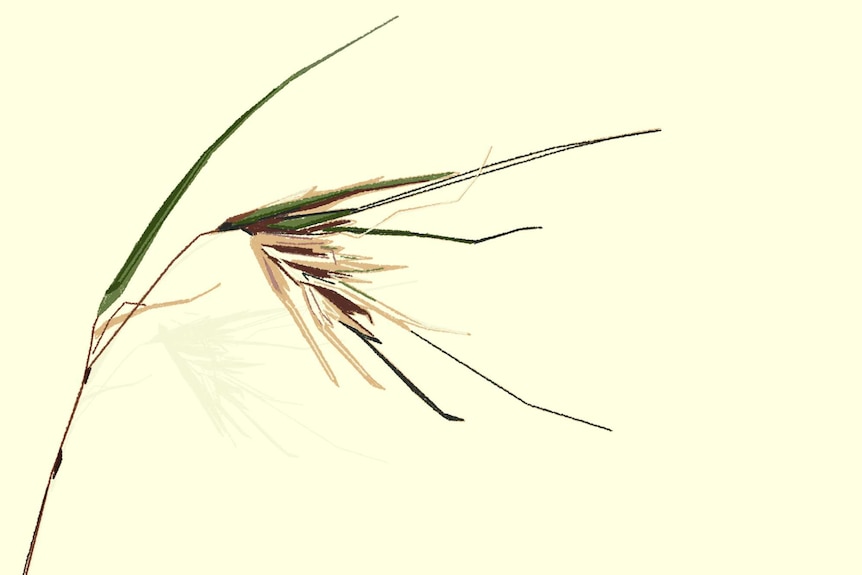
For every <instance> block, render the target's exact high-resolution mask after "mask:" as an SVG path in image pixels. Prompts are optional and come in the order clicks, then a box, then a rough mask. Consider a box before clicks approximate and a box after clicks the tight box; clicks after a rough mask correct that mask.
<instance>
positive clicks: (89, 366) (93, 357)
mask: <svg viewBox="0 0 862 575" xmlns="http://www.w3.org/2000/svg"><path fill="white" fill-rule="evenodd" d="M214 233H218V232H216V231H210V232H203V233H201V234H198V235H196V236H195V237H194V239H192V241H190V242H189V243H187V244H186V245H185V246H184V247H183V249H181V250H180V251H179V252H178V253H177V255H175V256H174V257H173V259H171V261H170V262H168V265H166V266H165V268H164V269H163V270H162V272H161V273H160V274H159V275H158V277H157V278H156V279H155V281H154V282H153V283H152V284H151V285H150V287H149V288H148V289H147V291H146V292H144V295H143V297H141V298H140V299H139V300H138V301H137V303H135V304H134V306H133V308H132V311H131V312H129V313H128V314H127V315H126V316H125V317H124V319H123V320H122V323H120V325H119V327H117V329H116V330H115V331H114V333H113V334H111V337H109V338H108V341H107V342H105V345H104V346H102V349H101V350H99V352H98V353H95V351H96V350H95V347H94V346H93V343H94V340H95V339H96V326H97V324H98V321H99V318H98V317H96V319H95V320H93V327H91V328H90V343H89V344H88V346H87V361H86V362H85V364H84V375H83V376H82V377H81V385H80V386H79V387H78V394H77V395H76V396H75V403H74V404H73V405H72V411H71V413H69V419H68V420H67V421H66V429H64V430H63V437H62V438H61V439H60V445H59V447H58V448H57V455H56V457H55V458H54V463H53V464H52V465H51V472H50V473H49V474H48V481H46V482H45V492H44V493H43V495H42V503H41V505H40V506H39V515H37V516H36V526H35V527H34V528H33V536H32V537H31V538H30V548H29V549H28V550H27V558H26V560H25V561H24V571H23V572H22V574H23V575H27V574H28V573H29V571H30V563H31V561H32V560H33V551H34V550H35V549H36V540H37V539H38V537H39V528H40V527H41V526H42V516H43V515H44V513H45V504H46V503H47V501H48V492H49V491H50V490H51V483H53V481H54V479H55V478H56V477H57V472H58V471H59V470H60V465H61V463H62V461H63V446H64V445H65V444H66V438H67V437H68V436H69V429H70V428H71V427H72V421H73V420H74V419H75V413H77V411H78V405H79V404H80V403H81V396H82V395H83V393H84V386H85V385H87V381H88V380H89V378H90V373H91V372H92V370H93V366H94V365H95V364H96V361H97V360H98V359H99V358H100V357H101V356H102V354H103V353H105V350H106V349H108V346H109V345H111V342H113V341H114V339H115V338H116V337H117V334H119V333H120V331H121V330H122V329H123V327H125V325H126V324H127V323H128V322H129V320H130V319H132V317H133V316H135V315H136V314H135V312H136V311H138V309H139V308H140V307H141V306H142V305H144V300H146V299H147V297H148V296H149V295H150V293H151V292H152V291H153V289H155V287H156V286H157V285H158V283H159V282H160V281H162V278H163V277H165V274H167V273H168V270H170V269H171V267H173V265H174V264H175V263H176V262H177V260H179V259H180V258H181V257H182V255H183V254H184V253H186V252H187V251H188V250H189V248H191V247H192V245H194V243H195V242H197V241H198V240H199V239H201V238H202V237H204V236H208V235H210V234H214ZM213 289H215V288H213ZM209 291H212V290H209ZM205 293H209V292H205ZM201 295H203V294H201ZM198 297H200V296H198ZM191 299H196V298H191ZM111 317H112V318H113V317H114V316H111ZM109 321H110V320H109ZM106 330H107V326H106ZM106 330H104V331H102V335H104V333H105V331H106ZM99 341H101V337H100V338H99ZM96 343H97V346H98V342H96Z"/></svg>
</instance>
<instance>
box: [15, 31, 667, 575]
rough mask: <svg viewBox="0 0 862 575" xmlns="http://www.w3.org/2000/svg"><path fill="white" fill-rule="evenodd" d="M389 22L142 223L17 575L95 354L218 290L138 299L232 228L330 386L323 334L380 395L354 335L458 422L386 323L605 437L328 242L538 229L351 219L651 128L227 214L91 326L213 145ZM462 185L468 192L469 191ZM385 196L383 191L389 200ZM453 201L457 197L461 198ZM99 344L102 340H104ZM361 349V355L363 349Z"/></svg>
mask: <svg viewBox="0 0 862 575" xmlns="http://www.w3.org/2000/svg"><path fill="white" fill-rule="evenodd" d="M393 20H395V18H391V19H389V20H387V21H386V22H384V23H383V24H381V25H379V26H377V27H375V28H373V29H372V30H370V31H369V32H367V33H365V34H363V35H362V36H359V37H358V38H356V39H354V40H352V41H351V42H348V43H347V44H345V45H344V46H342V47H340V48H338V49H337V50H335V51H333V52H331V53H329V54H327V55H326V56H324V57H323V58H320V59H319V60H317V61H316V62H313V63H312V64H309V65H308V66H306V67H304V68H302V69H300V70H299V71H297V72H296V73H294V74H292V75H291V76H290V77H288V78H287V79H286V80H285V81H283V82H282V83H281V84H279V85H278V86H276V87H275V88H273V89H272V90H271V91H270V92H269V93H267V94H266V96H264V97H263V98H262V99H261V100H259V101H258V102H257V103H256V104H255V105H254V106H252V107H251V108H249V109H248V110H247V111H246V112H245V113H244V114H242V115H241V116H240V117H239V118H237V120H236V121H234V122H233V124H231V125H230V126H229V127H228V129H227V130H225V132H224V133H223V134H222V135H221V136H219V138H218V139H217V140H216V141H215V142H213V144H212V145H210V146H209V147H208V148H207V149H206V150H205V151H204V153H203V154H202V155H201V156H200V158H199V159H198V160H197V161H196V162H195V163H194V165H192V167H191V168H190V169H189V171H188V172H187V173H186V175H185V176H184V177H183V178H182V180H180V182H179V183H178V184H177V186H176V187H175V188H174V189H173V191H172V192H171V193H170V194H169V195H168V197H167V199H166V200H165V202H164V203H163V204H162V206H161V207H160V208H159V209H158V210H157V211H156V213H155V215H154V216H153V218H152V220H151V221H150V223H149V225H147V227H146V229H145V230H144V233H143V234H142V235H141V237H140V239H139V240H138V241H137V243H136V244H135V246H134V248H133V249H132V251H131V253H130V254H129V256H128V258H127V259H126V261H125V263H124V264H123V266H122V267H121V268H120V271H119V272H118V273H117V275H116V277H115V278H114V280H113V281H112V282H111V284H110V286H109V287H108V289H107V290H106V291H105V295H104V296H103V298H102V300H101V302H100V304H99V307H98V313H97V315H96V319H95V320H94V321H93V325H92V327H91V329H90V341H89V345H88V349H87V358H86V361H85V363H84V373H83V376H82V378H81V384H80V387H79V388H78V393H77V396H76V397H75V402H74V404H73V406H72V411H71V413H70V415H69V419H68V421H67V423H66V427H65V430H64V431H63V436H62V438H61V440H60V444H59V447H58V449H57V454H56V457H55V458H54V462H53V464H52V466H51V470H50V473H49V475H48V479H47V482H46V484H45V491H44V494H43V496H42V503H41V505H40V507H39V513H38V516H37V518H36V526H35V528H34V530H33V536H32V538H31V541H30V548H29V550H28V552H27V558H26V561H25V564H24V570H23V573H24V575H27V573H28V571H29V569H30V564H31V561H32V558H33V552H34V549H35V546H36V541H37V539H38V535H39V528H40V526H41V523H42V517H43V514H44V511H45V505H46V502H47V499H48V493H49V491H50V488H51V484H52V482H53V481H54V479H56V477H57V474H58V472H59V470H60V466H61V464H62V461H63V447H64V445H65V442H66V439H67V437H68V434H69V428H70V427H71V425H72V421H73V419H74V417H75V414H76V412H77V409H78V406H79V403H80V400H81V395H82V393H83V390H84V386H85V385H86V384H87V381H88V379H89V377H90V374H91V372H92V369H93V366H94V365H95V364H96V362H97V361H98V360H99V359H100V358H101V357H102V356H103V354H104V353H105V351H106V350H107V349H108V348H109V347H110V346H111V344H112V343H113V342H114V341H115V340H116V338H117V336H118V335H119V334H120V332H121V331H122V330H123V328H124V327H125V326H126V325H127V324H128V323H129V321H130V320H131V319H132V318H133V317H137V316H139V315H140V314H141V313H142V312H143V311H146V310H150V309H157V308H161V307H168V306H175V305H182V304H185V303H189V302H191V301H193V300H195V299H197V298H199V297H202V296H204V295H206V294H207V293H210V292H211V291H212V290H214V289H216V288H217V287H218V285H216V286H214V287H213V288H211V289H209V290H207V291H206V292H203V293H202V294H198V295H197V296H194V297H192V298H186V299H179V300H174V301H169V302H164V303H159V304H150V305H148V304H146V303H145V302H146V299H147V298H148V297H149V296H150V294H151V293H152V291H153V290H154V289H155V288H156V286H157V285H158V284H159V283H160V282H161V281H162V279H163V278H164V277H165V276H166V274H167V273H168V272H169V271H170V270H171V269H172V268H173V267H174V266H175V265H176V264H177V262H178V261H179V260H180V259H181V258H182V257H183V255H184V254H185V253H186V252H187V251H188V250H189V249H190V248H191V247H192V246H193V245H194V244H196V243H197V242H198V241H199V240H201V239H203V238H205V237H208V236H211V235H214V234H219V233H224V232H230V231H237V230H242V231H243V232H245V233H246V234H248V236H249V241H250V246H251V249H252V253H253V255H254V256H255V259H256V260H257V262H258V264H259V267H260V269H261V272H262V273H263V275H264V278H265V280H266V282H267V283H268V285H269V286H270V289H271V290H272V292H273V293H274V294H275V295H276V297H277V298H278V299H279V301H280V302H281V303H282V305H283V306H284V307H285V309H286V310H287V311H288V313H289V314H290V316H291V319H292V320H293V322H294V323H295V325H296V327H297V328H298V329H299V331H300V333H301V335H302V336H303V338H304V339H305V340H306V341H307V343H308V345H309V346H310V347H311V349H312V351H313V352H314V354H315V355H316V357H317V359H318V361H319V362H320V365H321V367H322V368H323V371H324V372H325V373H326V374H327V376H328V377H329V379H330V380H331V381H332V382H333V383H334V384H336V385H338V379H337V376H336V373H335V370H334V369H333V368H332V367H331V366H330V364H329V360H328V358H327V356H326V354H325V353H324V349H323V348H322V347H321V345H320V342H319V341H318V338H321V337H322V338H323V339H324V340H325V341H326V342H327V343H329V344H331V346H332V348H333V349H335V350H336V351H337V352H338V354H340V355H341V357H342V358H343V359H345V360H346V361H347V363H348V364H349V365H350V366H351V367H353V369H354V370H355V371H356V372H357V373H358V374H359V375H360V376H362V377H363V379H365V380H366V382H368V384H369V385H371V386H373V387H376V388H381V389H382V388H383V387H384V386H383V385H382V384H381V383H380V382H379V381H378V379H377V377H376V376H375V375H374V373H373V372H372V370H369V369H367V368H366V366H365V363H364V362H363V361H362V360H360V359H359V358H358V357H357V356H356V355H354V352H353V350H352V347H351V346H350V345H348V342H347V341H345V340H346V339H349V336H348V337H344V336H347V334H353V335H354V336H356V337H357V338H358V339H359V340H360V341H361V343H362V344H364V347H367V348H369V350H370V352H372V353H373V355H374V356H376V357H377V358H378V359H379V360H380V361H382V362H383V364H384V365H385V367H387V368H388V369H389V371H390V372H391V373H392V374H394V375H395V376H396V377H397V378H398V379H399V380H400V381H401V382H402V383H403V384H404V385H406V386H407V387H408V388H409V389H410V391H412V392H413V393H414V394H415V395H416V396H417V397H418V398H419V399H421V400H422V401H423V402H424V403H425V405H426V406H428V407H430V408H431V409H432V410H433V411H434V412H435V413H437V414H438V415H439V416H441V417H442V418H444V419H445V420H448V421H464V420H463V419H462V418H461V417H458V416H456V415H452V414H451V413H449V412H448V411H444V410H443V409H442V408H440V407H439V406H438V405H437V404H436V403H435V402H434V401H433V400H432V399H431V398H430V397H429V396H428V395H427V394H425V393H424V392H423V391H422V390H421V389H420V388H419V387H418V386H417V385H416V383H414V382H413V381H412V380H411V379H410V378H409V377H408V376H407V375H406V374H405V372H403V371H402V370H401V369H400V368H399V367H397V366H396V365H395V363H393V361H392V360H391V359H390V358H389V356H388V355H384V353H383V352H382V351H381V349H380V348H381V347H382V345H383V341H382V340H381V339H380V337H379V336H378V335H377V333H376V332H377V331H378V330H377V327H378V324H377V323H375V319H376V320H377V321H379V320H385V321H387V322H391V323H392V324H394V325H396V326H397V327H400V328H401V329H403V330H404V331H406V332H409V333H411V334H413V335H415V336H416V337H417V338H419V339H420V340H421V341H423V342H424V343H425V344H426V345H428V346H430V347H432V348H434V349H435V350H437V351H438V352H440V353H442V354H443V355H445V356H447V357H449V358H451V359H452V360H454V361H456V362H457V363H459V364H460V365H462V366H464V367H466V368H467V369H468V370H469V371H471V372H472V373H474V374H475V375H478V376H479V377H481V378H482V379H484V380H485V381H486V382H488V383H490V384H492V385H493V386H495V387H497V388H498V389H500V390H502V391H503V392H505V393H506V394H508V395H510V396H511V397H513V398H514V399H516V400H517V401H519V402H521V403H522V404H524V405H526V406H528V407H531V408H534V409H537V410H540V411H543V412H545V413H549V414H552V415H556V416H559V417H563V418H567V419H569V420H574V421H576V422H579V423H583V424H586V425H588V426H591V427H593V428H598V429H602V430H606V431H611V429H610V428H608V427H605V426H604V425H599V424H597V423H593V422H590V421H588V420H585V419H581V418H577V417H573V416H571V415H567V414H565V413H562V412H559V411H556V410H552V409H548V408H545V407H541V406H538V405H536V404H533V403H530V402H528V401H527V400H525V399H523V398H522V397H520V396H519V395H516V394H515V393H513V392H512V391H510V390H509V389H507V388H505V387H503V386H502V385H500V384H499V383H497V382H496V381H494V380H492V379H490V378H489V377H487V376H486V375H484V374H482V373H480V372H479V371H478V370H476V369H475V368H473V367H471V366H470V365H469V364H468V363H466V362H465V361H462V360H461V359H459V358H457V357H455V356H454V355H452V354H450V353H449V352H448V351H445V350H444V349H443V348H441V347H439V346H438V345H437V344H435V343H432V342H431V341H430V340H428V339H426V338H425V337H423V336H422V335H420V334H419V333H418V331H417V330H428V331H449V330H446V329H441V328H437V327H433V326H430V325H428V324H425V323H423V322H420V321H418V320H416V319H413V318H411V317H409V316H407V315H405V314H403V313H401V312H400V311H398V310H396V309H393V308H391V307H389V306H387V305H386V304H385V303H383V302H381V301H379V300H377V299H376V298H374V297H372V296H371V295H369V294H368V293H367V292H366V291H365V290H364V289H362V288H361V287H360V286H362V285H363V284H369V283H371V279H369V278H371V277H373V275H374V274H375V273H378V272H384V271H387V270H392V269H397V268H401V267H404V266H401V265H391V264H386V265H384V264H379V263H375V262H372V261H370V260H371V258H370V257H367V256H363V255H358V254H349V253H346V252H345V250H344V248H343V247H341V246H339V245H336V242H337V241H338V240H339V239H340V238H344V237H354V238H355V237H359V238H361V237H363V236H365V235H376V236H391V237H403V238H421V239H432V240H439V241H448V242H457V243H463V244H474V245H475V244H482V243H484V242H488V241H490V240H495V239H500V238H503V237H506V236H509V235H511V234H514V233H516V232H522V231H528V230H538V229H541V228H540V227H539V226H524V227H519V228H516V229H512V230H508V231H502V232H500V233H496V234H492V235H489V236H486V237H481V238H477V239H471V238H462V237H457V236H450V235H443V234H437V233H431V232H418V231H412V230H403V229H383V228H378V227H377V226H368V225H357V224H358V222H357V221H356V220H357V218H359V217H361V215H362V214H363V213H364V212H368V211H372V210H374V211H375V212H374V213H379V211H380V209H381V208H384V207H386V206H389V205H391V204H394V203H397V202H401V201H402V200H406V199H408V198H412V197H415V196H417V195H419V194H424V193H427V192H431V191H435V190H439V189H441V188H444V187H447V186H451V185H455V184H461V183H469V184H472V181H474V180H475V179H476V178H478V177H480V176H485V175H488V174H491V173H494V172H499V171H501V170H504V169H507V168H511V167H514V166H517V165H521V164H525V163H528V162H532V161H534V160H538V159H541V158H545V157H547V156H550V155H553V154H558V153H561V152H566V151H570V150H574V149H577V148H581V147H584V146H591V145H596V144H599V143H605V142H611V141H614V140H621V139H625V138H632V137H635V136H642V135H646V134H651V133H655V132H659V131H660V130H658V129H651V130H642V131H636V132H629V133H625V134H619V135H614V136H608V137H602V138H596V139H591V140H583V141H579V142H574V143H569V144H563V145H559V146H552V147H549V148H545V149H543V150H538V151H535V152H530V153H527V154H521V155H519V156H514V157H511V158H508V159H505V160H500V161H496V162H493V163H490V164H485V163H483V164H482V165H481V166H479V167H478V168H475V169H472V170H469V171H466V172H461V173H457V172H437V173H430V174H426V175H421V176H411V177H403V178H396V179H390V180H384V179H383V178H376V179H372V180H367V181H364V182H360V183H357V184H353V185H350V186H346V187H343V188H339V189H335V190H323V191H318V190H316V188H313V189H312V190H310V191H308V192H306V193H305V194H303V195H301V196H300V197H297V198H292V199H290V200H287V201H282V202H278V203H274V204H270V205H267V206H263V207H260V208H257V209H254V210H251V211H248V212H244V213H242V214H238V215H235V216H232V217H229V218H227V219H226V220H225V221H224V222H223V223H222V224H221V225H219V226H218V227H217V228H215V229H213V230H208V231H204V232H201V233H199V234H197V235H196V236H194V237H193V238H192V239H191V240H190V241H189V242H188V243H187V244H186V245H185V246H183V247H182V248H181V249H180V250H179V252H177V254H176V255H175V256H174V257H173V258H172V259H171V260H170V261H169V262H168V264H167V265H166V266H165V268H164V269H163V270H162V271H161V273H160V274H159V275H158V276H157V277H156V278H155V280H154V281H153V282H152V283H151V284H150V286H149V288H148V289H147V290H146V291H145V292H144V294H143V295H142V296H141V297H140V298H139V299H138V300H137V301H134V302H130V301H124V302H123V303H122V304H120V305H119V306H118V307H117V308H116V309H114V311H113V312H112V313H111V314H110V315H109V316H108V317H107V318H106V319H104V320H103V321H102V323H101V324H99V319H100V318H101V317H102V316H103V314H105V313H106V312H107V311H108V310H109V309H110V308H111V307H112V306H113V305H114V304H115V303H116V302H117V301H119V299H120V297H121V296H122V295H123V293H124V292H125V290H126V287H127V286H128V284H129V282H130V281H131V279H132V277H133V276H134V274H135V272H136V271H137V269H138V266H139V264H140V263H141V261H142V259H143V257H144V255H145V254H146V252H147V250H148V249H149V247H150V245H151V244H152V242H153V240H154V239H155V236H156V235H157V234H158V232H159V230H160V229H161V226H162V225H163V224H164V222H165V220H166V218H167V217H168V215H169V214H170V212H171V211H172V210H173V208H174V207H175V206H176V205H177V203H178V202H179V200H180V199H181V198H182V196H183V194H184V193H185V192H186V190H187V189H188V188H189V186H190V185H191V183H192V182H193V181H194V179H195V178H196V177H197V175H198V173H199V172H200V171H201V170H202V169H203V167H204V166H205V165H206V163H207V162H208V161H209V159H210V158H211V157H212V155H213V154H214V153H215V152H216V150H218V148H219V147H220V146H221V145H222V144H223V143H224V142H225V141H227V139H228V138H229V137H230V136H231V135H232V134H233V133H234V132H235V131H236V130H237V129H239V127H240V126H241V125H242V124H243V123H244V122H245V121H246V120H247V119H248V118H249V117H250V116H251V115H252V114H253V113H254V112H255V111H257V110H258V109H259V108H260V107H261V106H263V105H264V104H265V103H266V102H268V101H269V100H270V99H271V98H272V97H273V96H275V95H276V94H277V93H278V92H279V91H281V90H282V89H283V88H284V87H285V86H287V85H288V84H289V83H290V82H292V81H293V80H295V79H297V78H299V77H300V76H302V75H303V74H305V73H306V72H308V71H309V70H311V69H312V68H314V67H316V66H317V65H319V64H321V63H323V62H325V61H326V60H328V59H329V58H331V57H332V56H334V55H335V54H338V53H339V52H341V51H342V50H344V49H346V48H347V47H349V46H351V45H352V44H354V43H356V42H358V41H359V40H361V39H362V38H365V37H366V36H368V35H369V34H371V33H373V32H375V31H376V30H379V29H380V28H382V27H383V26H385V25H387V24H389V23H390V22H392V21H393ZM399 188H406V189H404V190H403V191H399V192H395V193H391V192H390V191H391V190H396V189H399ZM467 189H469V185H468V188H467ZM465 192H466V190H465ZM390 193H391V195H388V194H390ZM378 194H383V196H384V197H377V195H378ZM461 195H462V196H463V193H462V194H461ZM375 197H377V199H372V198H375ZM359 200H361V201H364V202H366V203H364V204H361V205H358V206H356V205H354V206H350V205H349V204H350V203H351V202H358V201H359ZM420 207H428V206H420ZM407 209H417V208H407ZM402 211H405V210H403V209H402V210H397V211H395V212H394V213H390V214H389V215H388V216H386V217H384V218H383V219H382V220H379V222H380V223H382V222H383V221H386V220H387V219H389V218H391V217H392V216H394V215H395V214H397V213H400V212H402ZM378 225H379V224H378ZM129 307H130V309H129ZM109 334H110V335H109ZM103 341H104V343H102V342H103ZM350 342H351V343H353V344H356V343H357V342H356V340H355V339H350ZM358 347H359V348H360V349H362V348H363V346H362V345H359V346H358ZM365 353H367V351H366V352H365ZM377 365H379V364H377ZM270 439H271V438H270Z"/></svg>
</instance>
